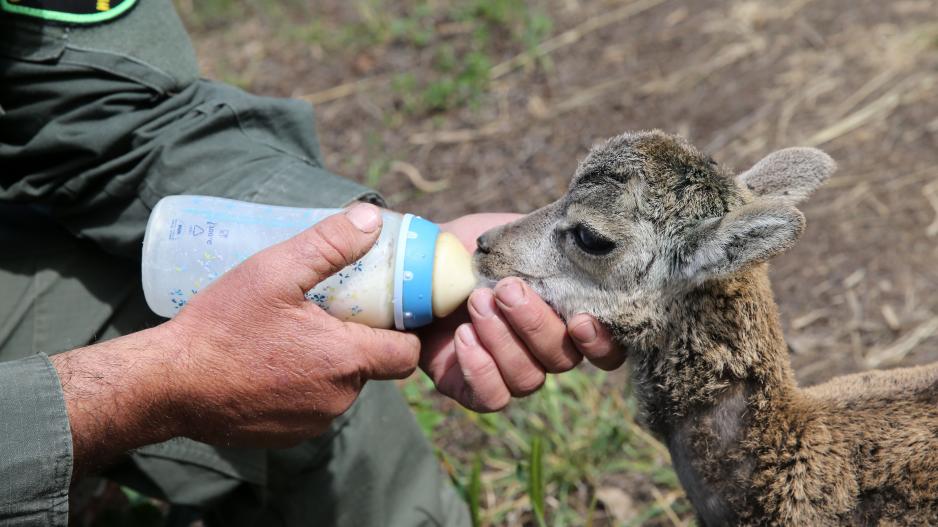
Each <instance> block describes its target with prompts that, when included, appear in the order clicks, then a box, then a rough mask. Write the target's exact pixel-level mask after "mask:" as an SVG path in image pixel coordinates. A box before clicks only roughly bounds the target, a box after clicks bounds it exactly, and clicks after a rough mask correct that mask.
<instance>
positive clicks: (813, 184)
mask: <svg viewBox="0 0 938 527" xmlns="http://www.w3.org/2000/svg"><path fill="white" fill-rule="evenodd" d="M836 168H837V164H836V163H835V162H834V160H833V159H831V156H829V155H827V154H825V153H824V152H821V151H820V150H818V149H817V148H803V147H802V148H786V149H784V150H779V151H777V152H773V153H771V154H769V155H767V156H765V157H764V158H763V159H762V160H761V161H759V162H758V163H756V164H755V166H753V167H752V168H750V169H749V170H747V171H745V172H743V173H742V174H740V175H738V176H736V180H737V181H738V182H739V183H740V184H742V185H744V186H746V187H748V188H749V190H751V191H752V192H753V193H754V194H755V195H756V196H759V197H761V198H767V199H772V200H776V201H780V202H782V203H785V204H788V205H796V204H798V203H800V202H801V201H804V199H805V198H807V197H808V196H810V195H811V193H812V192H814V190H815V189H817V188H818V187H819V186H821V183H823V182H824V181H825V180H826V179H827V178H828V177H830V175H831V174H833V173H834V170H836Z"/></svg>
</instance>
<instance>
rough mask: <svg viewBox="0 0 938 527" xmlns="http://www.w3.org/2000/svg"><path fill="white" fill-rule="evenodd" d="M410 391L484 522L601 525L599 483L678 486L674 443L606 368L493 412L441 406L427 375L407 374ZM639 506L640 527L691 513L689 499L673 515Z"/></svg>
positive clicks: (551, 384) (553, 382) (652, 504)
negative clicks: (650, 429)
mask: <svg viewBox="0 0 938 527" xmlns="http://www.w3.org/2000/svg"><path fill="white" fill-rule="evenodd" d="M404 393H405V396H406V397H407V399H408V401H409V402H410V404H411V407H412V408H413V410H414V412H415V415H416V416H417V420H418V422H419V423H420V424H421V426H422V427H423V429H424V432H425V433H426V434H427V435H428V437H429V438H430V439H431V441H433V442H434V443H435V444H436V445H437V447H438V448H437V450H438V454H439V456H440V458H441V460H442V462H443V464H444V466H445V467H447V468H448V469H449V470H450V472H451V475H452V477H453V480H454V482H455V483H456V485H457V486H458V487H459V488H460V490H461V491H462V493H463V495H464V496H465V497H466V500H467V502H468V503H469V504H470V509H471V510H472V511H473V515H474V517H476V519H477V523H476V525H502V524H506V523H513V521H517V519H518V515H519V514H520V515H521V518H522V520H523V522H524V523H525V524H529V525H536V526H538V527H541V526H542V525H551V526H558V527H562V526H580V525H594V524H597V523H596V521H597V518H603V522H602V523H599V524H601V525H614V524H615V523H611V522H610V521H609V518H608V517H607V515H606V514H605V513H604V512H602V511H597V510H596V507H597V499H596V495H595V492H596V490H597V489H599V488H601V487H603V486H609V485H613V486H615V485H616V484H617V482H620V483H618V484H621V482H623V481H632V482H634V481H641V482H643V484H644V485H645V486H646V487H647V486H654V487H655V488H656V489H657V490H658V491H660V493H661V494H666V493H669V492H673V491H677V490H678V489H679V484H678V481H677V478H676V476H675V474H674V472H673V471H672V469H671V467H670V461H669V458H668V454H667V451H666V449H665V448H664V447H663V446H662V445H661V444H659V443H658V442H657V441H655V440H654V439H653V438H652V437H650V436H649V435H648V434H647V433H646V432H644V431H643V430H642V429H640V428H639V427H638V424H637V423H636V421H635V417H636V408H635V401H634V399H633V398H631V397H630V396H629V395H628V393H627V390H626V389H625V387H621V386H619V387H617V386H614V385H612V384H611V383H610V382H607V375H606V374H605V373H602V372H594V371H586V370H585V369H577V370H574V371H571V372H568V373H564V374H562V375H557V376H550V377H549V378H548V381H547V383H546V384H545V385H544V387H543V388H542V389H541V390H540V391H539V392H538V393H536V394H534V395H532V396H530V397H528V398H526V399H523V400H519V401H515V402H513V403H512V405H511V406H510V407H509V408H508V409H507V410H506V411H504V412H502V413H495V414H477V413H474V412H471V411H468V410H465V409H462V408H457V407H455V405H452V404H449V403H440V399H439V397H438V396H435V395H433V393H434V390H433V388H432V386H431V384H430V382H429V381H428V380H426V379H425V378H413V379H411V380H409V381H408V382H407V383H406V384H405V385H404ZM623 490H625V492H626V493H628V494H633V493H634V492H636V491H640V490H641V489H634V488H625V489H623ZM645 490H646V491H647V490H648V489H647V488H646V489H645ZM636 503H637V504H638V507H637V509H636V510H635V511H634V515H633V516H634V520H635V521H638V522H639V523H637V524H638V525H644V524H646V523H648V522H651V521H655V520H663V519H664V518H665V514H666V513H667V512H674V513H675V514H677V515H679V516H687V515H688V511H689V509H688V505H687V503H686V502H684V501H683V499H680V500H678V501H677V502H675V504H673V505H672V506H671V510H670V511H666V510H665V507H663V506H662V505H661V504H659V503H657V502H656V501H655V500H654V498H648V499H647V500H645V501H644V502H641V500H638V499H636Z"/></svg>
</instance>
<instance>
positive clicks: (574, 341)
mask: <svg viewBox="0 0 938 527" xmlns="http://www.w3.org/2000/svg"><path fill="white" fill-rule="evenodd" d="M518 217H519V215H517V214H473V215H469V216H463V217H461V218H458V219H456V220H453V221H451V222H449V223H445V224H442V225H441V227H442V228H443V230H445V231H449V232H452V233H453V234H455V235H456V236H457V237H458V238H459V239H460V241H462V242H463V244H464V245H465V246H466V248H467V249H469V250H470V251H474V250H475V246H476V245H475V241H476V238H478V237H479V236H480V235H481V234H482V233H484V232H485V231H487V230H489V229H491V228H492V227H495V226H498V225H502V224H505V223H508V222H510V221H513V220H515V219H517V218H518ZM420 335H421V337H422V340H423V344H424V351H423V353H422V354H421V359H420V366H421V367H422V368H423V369H424V370H425V371H426V372H427V374H428V375H429V376H430V377H431V378H432V379H433V381H434V382H435V383H436V386H437V389H439V390H440V392H442V393H443V394H445V395H447V396H449V397H452V398H453V399H455V400H457V401H459V402H460V403H461V404H462V405H463V406H466V407H467V408H470V409H473V410H476V411H482V412H485V411H495V410H500V409H502V408H504V407H505V405H507V404H508V402H509V401H510V400H511V397H512V396H516V397H522V396H525V395H528V394H530V393H532V392H534V391H536V390H537V389H538V388H540V387H541V385H542V384H543V383H544V379H545V375H546V373H559V372H563V371H567V370H569V369H571V368H573V367H574V366H576V365H577V364H578V363H579V362H580V360H582V358H583V357H584V356H585V357H586V358H587V359H589V360H590V362H592V363H593V364H595V365H596V366H598V367H600V368H603V369H607V370H611V369H615V368H617V367H619V366H620V365H621V364H622V362H623V361H624V360H625V354H624V353H623V352H622V351H621V350H619V348H618V347H616V346H615V345H614V344H613V342H612V338H611V336H610V334H609V332H608V330H606V329H605V328H604V327H603V326H602V325H601V324H599V322H597V321H596V320H595V319H594V318H593V317H591V316H589V315H587V314H579V315H576V316H574V317H573V318H572V319H571V320H569V321H568V323H567V324H566V325H565V324H564V322H563V320H561V318H560V317H559V316H558V315H557V314H556V313H555V312H554V311H553V309H551V307H550V306H549V305H547V303H546V302H544V301H543V300H542V299H541V298H540V297H539V296H538V295H537V293H535V292H534V291H533V290H532V289H531V288H530V287H529V286H528V285H527V284H525V283H524V282H523V281H521V280H520V279H518V278H506V279H504V280H502V281H501V282H499V283H498V285H496V286H495V288H494V290H492V289H477V290H476V291H474V292H473V293H472V295H471V296H470V297H469V302H468V308H461V309H460V310H459V311H457V312H456V313H454V314H453V315H451V316H449V317H447V318H446V319H444V320H441V321H438V322H436V323H434V325H433V326H430V327H429V328H426V329H425V330H423V331H421V332H420Z"/></svg>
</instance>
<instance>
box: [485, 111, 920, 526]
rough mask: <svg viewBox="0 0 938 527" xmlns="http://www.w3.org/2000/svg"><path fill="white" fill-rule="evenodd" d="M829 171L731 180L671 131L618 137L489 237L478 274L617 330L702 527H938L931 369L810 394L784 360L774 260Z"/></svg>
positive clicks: (820, 165)
mask: <svg viewBox="0 0 938 527" xmlns="http://www.w3.org/2000/svg"><path fill="white" fill-rule="evenodd" d="M834 169H835V164H834V162H833V160H831V158H830V157H829V156H827V155H826V154H824V153H823V152H821V151H819V150H816V149H811V148H790V149H785V150H780V151H778V152H775V153H773V154H770V155H769V156H768V157H766V158H764V159H763V160H762V161H760V162H759V163H757V164H756V165H755V166H754V167H752V168H751V169H750V170H748V171H746V172H744V173H742V174H740V175H739V176H737V177H735V178H733V177H732V176H731V174H729V173H728V172H727V171H726V170H725V169H723V168H721V167H720V166H718V165H717V164H716V163H715V162H714V161H713V159H712V158H709V157H707V156H705V155H703V154H701V153H700V152H699V151H697V150H696V149H695V148H694V147H693V146H691V145H690V144H688V143H687V142H686V141H684V140H682V139H680V138H678V137H675V136H671V135H668V134H665V133H663V132H661V131H657V130H656V131H650V132H638V133H625V134H623V135H620V136H618V137H615V138H612V139H610V140H608V141H607V142H605V143H604V144H601V145H598V146H596V147H594V148H593V149H592V151H591V152H590V153H589V155H588V156H587V157H586V159H585V160H583V161H582V163H581V164H580V166H579V167H578V169H577V171H576V173H575V175H574V177H573V180H572V183H571V184H570V188H569V191H568V193H567V195H565V196H564V197H563V198H561V199H560V200H558V201H556V202H555V203H552V204H550V205H548V206H546V207H544V208H542V209H539V210H537V211H535V212H534V213H532V214H530V215H528V216H526V217H524V218H522V219H519V220H518V221H516V222H514V223H511V224H508V225H506V226H503V227H500V228H497V229H495V230H493V231H490V232H488V233H486V234H485V235H483V236H482V237H480V238H479V249H478V252H477V253H476V256H475V265H476V266H477V269H478V271H479V272H480V274H482V275H483V276H485V277H486V278H489V279H492V280H497V279H500V278H503V277H506V276H520V277H522V278H523V279H525V280H526V281H527V282H529V283H530V284H531V286H532V287H533V288H534V289H535V290H536V291H537V292H538V293H539V294H540V295H541V296H543V297H544V298H545V299H546V300H547V301H548V302H549V303H550V304H551V305H552V306H553V307H554V308H555V309H556V310H557V311H558V312H559V313H560V314H561V315H563V316H566V317H570V316H572V315H574V314H576V313H579V312H587V313H590V314H592V315H594V316H596V317H597V318H598V319H599V320H601V321H602V322H603V323H604V324H605V325H607V326H608V327H609V328H610V330H611V331H612V333H613V335H614V336H615V338H616V340H617V341H618V343H619V344H620V345H621V346H623V348H624V349H626V350H627V352H628V354H629V358H630V360H629V362H628V364H629V367H630V368H631V375H632V378H633V383H634V386H635V393H636V396H637V398H638V400H639V403H640V406H641V408H642V414H643V421H644V423H645V425H646V426H647V427H648V428H649V429H650V430H651V431H652V432H653V433H654V434H656V435H657V437H658V438H659V439H661V440H662V441H663V442H664V443H665V444H666V445H667V447H668V449H669V450H670V452H671V456H672V460H673V463H674V466H675V469H676V471H677V473H678V476H679V478H680V481H681V483H682V485H683V487H684V489H685V491H686V493H687V495H688V497H689V499H690V501H691V502H692V503H693V505H694V507H695V509H696V511H697V514H698V518H699V523H700V524H701V525H707V526H714V525H810V526H823V525H938V364H933V365H929V366H923V367H917V368H906V369H895V370H890V371H872V372H867V373H861V374H855V375H849V376H843V377H839V378H835V379H834V380H832V381H830V382H827V383H825V384H822V385H819V386H814V387H810V388H799V387H798V386H797V384H796V381H795V377H794V375H793V373H792V369H791V366H790V363H789V359H788V349H787V346H786V344H785V341H784V338H783V336H782V330H781V326H780V324H779V318H778V313H777V309H776V305H775V302H774V300H773V296H772V291H771V289H770V285H769V280H768V275H767V264H766V260H768V259H769V258H770V257H772V256H774V255H776V254H779V253H781V252H783V251H785V250H786V249H788V248H789V247H791V246H792V245H793V244H794V243H795V242H796V241H797V239H798V238H799V237H800V235H801V233H802V231H803V230H804V226H805V219H804V216H803V215H802V213H801V212H800V211H798V210H797V209H796V208H795V205H796V204H797V203H799V202H801V201H802V200H804V199H805V198H807V197H808V196H809V195H810V194H811V193H812V192H813V191H814V190H815V189H816V188H817V187H818V186H820V184H821V183H822V182H823V181H824V180H825V179H826V178H827V177H828V176H829V175H830V174H831V173H832V172H833V171H834Z"/></svg>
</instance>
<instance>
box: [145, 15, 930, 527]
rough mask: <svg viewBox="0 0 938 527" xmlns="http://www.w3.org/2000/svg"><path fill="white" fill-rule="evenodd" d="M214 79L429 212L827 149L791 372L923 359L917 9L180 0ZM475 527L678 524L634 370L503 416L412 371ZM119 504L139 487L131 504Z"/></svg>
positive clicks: (684, 511) (796, 303)
mask: <svg viewBox="0 0 938 527" xmlns="http://www.w3.org/2000/svg"><path fill="white" fill-rule="evenodd" d="M176 5H177V8H178V10H179V12H180V14H181V16H182V17H183V20H184V21H185V23H186V25H187V27H188V28H189V29H190V31H191V33H192V36H193V40H194V43H195V45H196V48H197V51H198V54H199V58H200V61H201V64H202V67H203V71H204V73H205V75H206V76H208V77H211V78H215V79H219V80H222V81H225V82H229V83H232V84H235V85H237V86H240V87H242V88H244V89H246V90H249V91H252V92H254V93H258V94H264V95H273V96H284V97H296V98H300V99H304V100H306V101H309V102H311V103H313V104H314V105H315V106H316V109H317V114H318V121H317V128H318V131H319V137H320V141H321V143H322V146H323V153H324V155H325V158H326V161H327V165H328V166H329V167H330V168H331V169H332V170H334V171H336V172H337V173H340V174H342V175H345V176H347V177H350V178H353V179H356V180H358V181H361V182H364V183H366V184H368V185H370V186H373V187H375V188H377V189H378V190H380V191H381V192H382V193H383V194H384V195H385V196H386V198H387V199H388V201H389V203H390V204H391V205H392V206H393V207H395V208H398V209H402V210H408V211H411V212H416V213H420V214H423V215H425V216H428V217H431V218H434V219H436V220H440V221H443V220H446V219H449V218H452V217H454V216H457V215H461V214H464V213H468V212H476V211H483V210H510V211H519V212H527V211H530V210H533V209H535V208H537V207H540V206H542V205H544V204H546V203H549V202H550V201H552V200H554V199H556V198H558V197H559V196H561V195H562V194H563V193H564V191H565V189H566V185H567V182H568V181H569V177H570V175H571V174H572V171H573V169H574V168H575V166H576V163H577V160H578V159H580V158H582V156H583V155H585V153H586V151H587V149H588V147H589V146H590V145H591V144H592V143H594V142H596V141H597V140H600V139H602V138H605V137H609V136H611V135H614V134H617V133H619V132H621V131H623V130H626V129H642V128H662V129H665V130H667V131H670V132H677V133H681V134H683V135H685V136H687V137H688V138H689V139H690V140H691V141H692V142H693V143H695V144H696V145H698V146H699V147H701V148H703V149H705V150H707V151H708V152H709V153H711V154H713V156H714V158H715V159H716V160H717V161H718V162H720V163H722V164H726V165H728V166H730V167H734V168H735V169H737V170H741V169H745V168H746V167H748V166H749V165H751V164H752V163H754V162H755V161H757V160H758V159H759V158H760V157H761V156H763V155H765V154H767V153H769V152H770V151H771V150H773V149H776V148H782V147H785V146H792V145H796V144H800V145H812V146H818V147H820V148H823V149H824V150H826V151H828V152H829V153H831V155H833V157H834V158H835V159H836V160H837V161H838V162H839V164H840V171H839V172H838V174H837V175H836V176H835V177H834V179H833V180H832V181H831V182H830V184H829V185H827V187H826V188H825V189H824V190H823V191H822V192H821V193H820V194H819V195H818V196H817V197H816V198H815V199H814V200H812V201H811V202H810V203H808V204H807V205H806V206H805V212H806V214H807V217H808V220H809V227H808V231H807V233H806V235H805V237H804V239H803V240H802V242H801V243H800V245H799V246H798V247H796V248H795V249H794V250H793V251H791V252H790V253H789V254H787V255H784V256H783V257H781V258H779V259H778V260H777V261H776V262H775V264H774V267H773V270H772V276H773V280H774V283H775V289H776V292H777V296H778V300H779V303H780V306H781V313H782V318H783V324H784V327H785V331H786V334H787V336H788V337H789V341H790V343H791V347H792V350H793V354H792V360H793V363H794V364H795V366H796V369H797V372H798V376H799V378H800V379H801V381H802V382H804V383H813V382H816V381H820V380H824V379H826V378H829V377H830V376H833V375H835V374H838V373H847V372H853V371H859V370H863V369H866V368H870V367H875V366H881V367H883V366H891V365H896V364H917V363H922V362H928V361H932V360H935V359H938V346H936V345H935V344H938V338H936V334H938V294H934V293H938V290H936V289H938V288H936V284H938V266H936V265H935V264H934V262H935V259H936V257H938V250H936V244H935V239H936V238H935V237H936V236H938V219H936V214H938V97H936V95H938V93H936V90H938V4H936V2H935V1H934V0H897V1H893V2H882V1H880V0H744V1H730V0H694V1H693V2H691V1H679V0H532V1H520V0H463V1H457V0H422V1H418V0H323V1H300V0H254V1H252V2H248V1H246V0H198V1H196V0H176ZM403 388H404V391H405V394H406V396H407V398H408V400H409V401H410V403H411V405H412V407H413V409H414V411H415V414H416V416H417V419H418V420H419V422H420V424H421V426H422V427H423V429H424V431H425V432H426V434H427V435H428V436H429V437H430V439H431V440H432V441H433V443H434V444H435V445H436V448H437V452H438V454H439V457H440V460H441V463H442V464H443V466H444V468H445V469H446V470H447V471H448V473H449V474H450V476H451V477H452V479H453V481H455V482H456V484H457V485H458V487H459V488H460V490H461V491H462V493H463V495H464V496H465V498H466V500H467V502H469V503H470V506H471V509H472V511H473V515H474V517H475V519H476V523H477V524H478V525H537V526H541V525H551V526H555V525H556V526H564V525H577V526H579V525H586V526H607V525H608V526H612V525H615V526H625V525H675V526H677V525H690V524H692V523H693V520H692V518H693V514H692V512H691V510H690V507H689V504H688V502H687V501H686V500H685V498H684V497H683V493H682V491H681V489H680V486H679V484H678V482H677V480H676V478H675V475H674V473H673V471H672V470H671V468H670V461H669V457H668V454H667V450H666V449H665V448H664V447H663V446H662V445H661V444H659V443H658V442H656V441H655V440H654V439H653V438H651V437H649V436H648V434H647V433H645V432H644V431H643V430H642V429H641V428H639V426H638V425H637V423H636V409H635V403H634V400H633V399H632V398H631V397H630V395H629V392H630V390H629V383H628V376H627V373H625V371H618V372H614V373H611V374H603V373H599V372H597V371H595V370H594V369H592V368H590V367H589V366H586V365H584V366H582V367H580V368H578V369H577V370H575V371H573V372H570V373H567V374H563V375H558V376H552V377H551V378H550V379H549V380H548V383H547V385H546V386H545V388H544V389H543V390H541V391H540V392H539V393H537V394H535V395H533V396H531V397H529V398H527V399H524V400H521V401H516V402H514V403H513V404H512V405H511V406H510V408H509V409H508V410H507V411H506V412H504V413H500V414H493V415H478V414H475V413H472V412H468V411H465V410H463V409H461V408H459V407H457V406H455V405H454V404H452V403H450V402H448V401H447V400H445V399H443V398H442V397H439V396H437V395H435V392H434V390H433V388H432V386H431V385H430V384H429V381H427V380H426V379H425V378H424V377H422V376H420V375H416V376H415V377H414V378H413V379H411V380H409V381H408V382H406V383H405V384H404V385H403ZM131 498H133V500H137V501H135V502H134V503H145V500H144V501H141V498H140V497H139V496H131Z"/></svg>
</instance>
